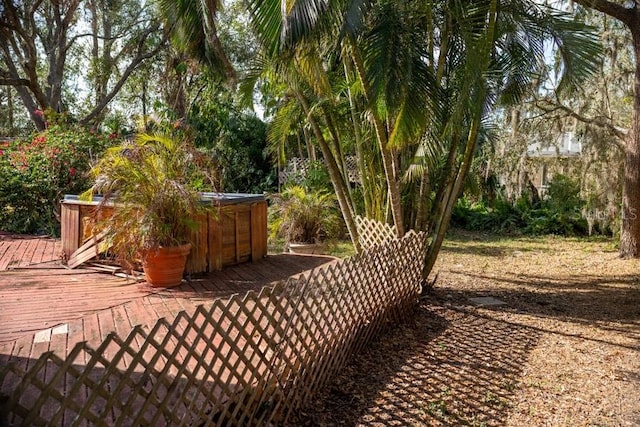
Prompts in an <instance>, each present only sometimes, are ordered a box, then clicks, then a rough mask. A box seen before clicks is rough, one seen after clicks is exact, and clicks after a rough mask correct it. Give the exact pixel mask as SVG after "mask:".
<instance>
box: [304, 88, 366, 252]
mask: <svg viewBox="0 0 640 427" xmlns="http://www.w3.org/2000/svg"><path fill="white" fill-rule="evenodd" d="M295 95H296V98H297V99H298V102H300V105H301V106H302V109H303V111H304V112H305V115H306V116H307V118H308V119H309V123H310V124H311V128H312V130H313V132H314V134H315V136H316V139H317V140H318V143H319V144H320V149H321V150H322V155H323V156H324V159H325V161H326V162H327V169H328V171H329V177H330V178H331V182H332V183H333V189H334V190H335V192H336V197H337V198H338V204H339V205H340V210H341V211H342V216H343V217H344V222H345V223H346V225H347V230H348V231H349V235H350V237H351V241H352V242H353V246H354V247H355V249H356V252H360V241H359V239H358V230H357V228H356V221H355V218H354V212H353V211H352V209H353V204H352V203H351V201H350V200H349V199H348V197H349V196H348V192H347V190H346V188H345V187H346V184H345V180H344V178H343V176H342V175H341V174H340V167H339V166H338V163H337V162H336V159H335V157H334V156H333V153H332V152H331V149H330V148H329V144H327V141H326V140H325V139H324V136H323V135H322V130H321V129H320V127H319V126H318V123H317V122H316V121H315V119H314V118H313V116H312V114H311V108H310V107H309V103H308V102H307V100H306V98H305V97H304V96H303V95H302V94H300V93H298V92H296V93H295Z"/></svg>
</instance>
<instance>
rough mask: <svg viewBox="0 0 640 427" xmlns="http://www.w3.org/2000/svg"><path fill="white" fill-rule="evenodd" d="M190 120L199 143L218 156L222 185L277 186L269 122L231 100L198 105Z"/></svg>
mask: <svg viewBox="0 0 640 427" xmlns="http://www.w3.org/2000/svg"><path fill="white" fill-rule="evenodd" d="M188 122H189V124H190V125H191V126H192V128H193V130H194V136H195V144H196V146H198V147H202V148H206V149H208V150H209V152H210V153H211V155H212V156H213V157H215V158H216V159H218V163H219V165H220V181H221V182H220V185H221V188H222V190H223V191H226V192H241V193H262V192H264V191H269V190H273V188H274V187H275V174H274V172H273V168H272V167H271V164H270V163H269V160H268V158H267V155H266V124H265V123H264V122H263V121H262V120H260V119H259V118H257V117H256V116H255V115H253V114H249V113H245V112H242V111H238V109H236V108H235V107H234V105H233V103H232V102H231V101H228V102H224V101H222V102H216V103H214V102H208V103H204V102H203V103H201V104H200V105H197V106H194V108H193V109H192V111H191V112H190V114H189V117H188Z"/></svg>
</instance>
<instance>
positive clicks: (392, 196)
mask: <svg viewBox="0 0 640 427" xmlns="http://www.w3.org/2000/svg"><path fill="white" fill-rule="evenodd" d="M349 41H350V47H351V55H352V57H353V63H354V65H355V69H356V73H357V74H358V78H359V79H360V82H361V83H362V87H363V89H364V93H365V96H366V97H367V102H368V103H369V104H371V102H372V101H371V98H370V96H371V90H370V88H369V82H368V81H367V78H366V73H365V71H364V64H363V62H362V59H361V58H360V54H359V51H358V46H357V44H356V42H355V41H354V40H352V39H349ZM369 113H370V115H371V119H372V121H373V127H374V130H375V133H376V138H377V140H378V145H379V148H380V155H381V157H382V165H383V166H384V174H385V178H386V180H387V190H388V191H389V205H390V208H391V214H392V216H393V222H394V224H395V226H396V234H397V235H398V237H402V236H404V218H403V213H402V194H401V192H400V182H399V179H398V175H399V173H398V168H397V164H396V163H397V162H396V151H395V150H393V149H390V148H389V147H388V146H387V145H388V144H387V143H388V141H389V140H388V136H387V130H386V128H385V126H384V124H383V123H382V120H381V119H380V118H379V117H378V115H377V113H376V111H375V108H374V107H372V106H371V105H370V109H369Z"/></svg>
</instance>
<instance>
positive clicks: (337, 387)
mask: <svg viewBox="0 0 640 427" xmlns="http://www.w3.org/2000/svg"><path fill="white" fill-rule="evenodd" d="M435 271H438V272H439V275H438V278H437V282H436V285H435V288H434V291H433V293H432V295H430V296H429V297H428V298H425V299H423V300H422V301H421V303H420V304H419V306H418V308H417V310H416V314H415V321H414V323H413V324H411V325H403V326H400V327H398V328H395V329H393V330H390V331H389V332H388V333H386V334H385V335H384V336H381V337H380V339H379V340H378V341H377V342H376V343H375V344H374V345H372V346H371V347H370V348H369V349H368V350H367V351H366V352H365V353H363V354H361V355H359V356H358V357H356V359H355V360H354V361H353V363H352V364H350V365H349V366H348V367H347V368H346V369H345V370H344V371H343V372H342V373H341V375H340V376H339V377H338V378H337V379H336V380H335V381H334V382H333V383H332V384H331V385H330V386H329V387H328V389H327V390H326V391H325V392H324V393H323V394H322V395H321V396H320V397H319V398H318V399H317V400H316V401H314V402H312V404H311V405H309V407H308V408H307V409H306V410H305V411H303V412H302V413H300V414H297V418H296V420H295V421H294V423H295V424H296V425H375V426H387V425H402V426H406V425H416V426H419V425H471V426H484V425H486V426H489V425H507V426H640V261H638V260H621V259H619V258H618V257H617V253H616V251H615V248H613V247H612V246H611V243H608V242H604V241H599V242H598V241H595V242H594V241H591V242H587V241H584V240H576V239H563V238H554V237H545V238H536V239H531V238H518V239H498V238H495V237H489V236H483V235H479V234H469V233H457V234H455V235H454V237H452V238H451V239H449V240H448V241H447V242H446V243H445V247H444V249H443V251H442V253H441V257H440V259H439V261H438V264H437V266H436V269H435ZM475 297H494V298H497V299H499V300H500V301H502V302H504V304H503V305H495V306H482V305H477V304H475V303H473V302H472V301H471V300H470V299H469V298H475Z"/></svg>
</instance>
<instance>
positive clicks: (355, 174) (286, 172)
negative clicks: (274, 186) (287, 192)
mask: <svg viewBox="0 0 640 427" xmlns="http://www.w3.org/2000/svg"><path fill="white" fill-rule="evenodd" d="M345 163H346V164H345V166H346V168H347V178H349V182H353V183H357V184H360V183H362V180H361V179H360V172H359V171H358V160H357V158H356V156H347V157H346V158H345ZM310 166H311V160H309V159H303V158H300V157H294V158H292V159H291V160H289V162H288V163H287V166H286V167H285V168H284V169H283V170H281V171H280V174H279V175H278V179H279V181H280V184H284V183H286V182H295V183H297V184H300V183H301V182H302V181H304V179H305V178H306V176H307V172H308V171H309V168H310Z"/></svg>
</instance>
